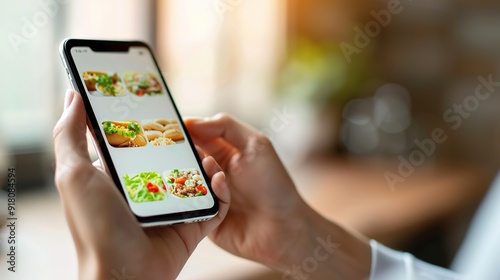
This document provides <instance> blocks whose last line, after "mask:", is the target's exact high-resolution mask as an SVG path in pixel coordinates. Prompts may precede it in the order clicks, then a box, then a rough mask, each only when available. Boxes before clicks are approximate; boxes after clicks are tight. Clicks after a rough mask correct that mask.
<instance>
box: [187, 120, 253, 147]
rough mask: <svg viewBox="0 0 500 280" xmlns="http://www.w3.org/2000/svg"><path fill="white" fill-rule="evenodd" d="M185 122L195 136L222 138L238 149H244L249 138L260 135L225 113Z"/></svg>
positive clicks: (203, 138) (204, 138)
mask: <svg viewBox="0 0 500 280" xmlns="http://www.w3.org/2000/svg"><path fill="white" fill-rule="evenodd" d="M185 124H186V126H187V128H188V129H189V132H190V133H191V134H193V136H194V137H195V138H198V139H200V140H210V139H215V138H222V139H224V140H225V141H226V142H227V143H229V144H231V145H232V146H234V147H235V148H237V149H240V150H243V149H245V148H246V145H247V144H248V142H249V141H250V140H251V139H253V138H255V137H258V136H259V135H260V133H259V132H258V131H257V130H255V129H254V128H252V127H250V126H249V125H247V124H245V123H243V122H241V121H239V120H237V119H235V118H234V117H232V116H231V115H229V114H226V113H220V114H217V115H215V116H214V117H212V118H210V119H186V120H185Z"/></svg>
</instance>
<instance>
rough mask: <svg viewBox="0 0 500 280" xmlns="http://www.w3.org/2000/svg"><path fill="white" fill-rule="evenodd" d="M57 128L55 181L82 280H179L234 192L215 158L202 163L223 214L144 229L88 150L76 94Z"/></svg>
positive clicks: (82, 117)
mask: <svg viewBox="0 0 500 280" xmlns="http://www.w3.org/2000/svg"><path fill="white" fill-rule="evenodd" d="M67 96H68V97H67V99H68V100H67V102H66V103H67V104H68V105H67V108H66V109H65V111H64V113H63V115H62V116H61V119H60V120H59V122H58V123H57V125H56V127H55V129H54V150H55V155H56V163H57V164H56V185H57V187H58V190H59V193H60V197H61V200H62V202H63V203H62V204H63V207H64V212H65V216H66V219H67V221H68V226H69V229H70V231H71V234H72V236H73V241H74V242H75V247H76V251H77V254H78V259H79V274H80V275H79V278H80V279H112V278H120V277H122V278H125V276H129V277H134V278H135V279H175V277H176V276H177V274H178V273H179V272H180V270H181V269H182V267H183V266H184V263H185V262H186V261H187V259H188V257H189V255H190V254H191V253H192V252H193V250H194V249H195V247H196V245H197V244H198V243H199V242H200V241H201V240H202V239H203V238H204V237H205V236H206V235H207V234H208V233H209V232H211V231H212V230H213V229H214V228H215V227H217V226H218V225H219V224H220V223H221V221H222V220H223V218H224V217H225V215H226V213H227V211H228V208H229V196H230V195H229V190H228V188H227V185H226V182H225V176H224V173H223V172H221V168H220V167H219V166H218V164H217V163H216V162H215V160H214V159H213V158H211V157H207V158H205V159H203V167H204V169H205V170H206V172H207V175H208V176H209V178H210V180H211V185H212V186H213V188H214V191H215V193H216V194H217V195H218V197H219V198H220V199H221V200H220V205H221V208H220V211H219V214H218V215H217V216H216V217H215V218H214V219H211V220H210V221H207V222H203V223H190V224H182V225H177V226H174V227H153V228H145V229H144V228H141V226H140V225H139V223H137V221H136V218H135V217H134V215H133V214H132V213H131V212H130V211H129V210H128V206H127V202H126V201H125V200H124V199H123V197H122V195H121V194H120V192H119V190H118V188H116V185H115V183H114V182H113V180H112V179H111V178H110V176H109V175H108V174H107V173H106V172H105V171H104V168H103V167H102V166H101V165H100V163H97V164H96V163H94V165H95V166H94V165H93V164H92V162H90V159H89V156H88V152H87V138H86V127H85V125H82V124H84V123H85V120H86V115H85V108H84V104H83V100H82V98H81V96H80V95H79V94H78V93H76V92H69V93H68V94H67Z"/></svg>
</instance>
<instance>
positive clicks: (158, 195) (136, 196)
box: [123, 172, 166, 202]
mask: <svg viewBox="0 0 500 280" xmlns="http://www.w3.org/2000/svg"><path fill="white" fill-rule="evenodd" d="M123 180H124V181H125V187H126V188H127V193H128V195H129V197H130V199H131V200H132V201H134V202H152V201H162V200H165V192H166V188H165V185H164V184H163V180H162V178H161V176H160V174H158V173H156V172H142V173H139V174H137V175H134V176H132V177H130V176H129V175H128V174H126V175H125V176H123Z"/></svg>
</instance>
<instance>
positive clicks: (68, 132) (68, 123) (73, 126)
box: [53, 90, 91, 172]
mask: <svg viewBox="0 0 500 280" xmlns="http://www.w3.org/2000/svg"><path fill="white" fill-rule="evenodd" d="M65 107H66V108H65V110H64V112H63V114H62V116H61V118H60V119H59V121H58V122H57V124H56V126H55V127H54V132H53V137H54V152H55V157H56V163H57V164H56V170H57V171H58V172H60V171H62V170H61V169H67V168H71V167H74V166H76V165H79V164H82V163H85V164H87V163H88V164H91V162H90V158H89V154H88V150H87V137H86V132H87V122H86V114H85V108H84V106H83V100H82V97H81V96H80V94H79V93H77V92H75V91H70V90H68V91H67V92H66V101H65Z"/></svg>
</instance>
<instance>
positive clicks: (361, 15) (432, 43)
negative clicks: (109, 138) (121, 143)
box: [0, 0, 500, 279]
mask: <svg viewBox="0 0 500 280" xmlns="http://www.w3.org/2000/svg"><path fill="white" fill-rule="evenodd" d="M3 4H4V7H5V8H2V9H1V10H0V18H1V19H0V22H1V24H0V35H1V36H0V38H1V40H0V62H1V63H0V84H1V85H2V89H1V96H2V102H0V116H1V118H0V178H1V180H2V181H0V182H2V183H0V186H2V185H6V179H5V175H6V174H7V167H8V166H13V167H15V169H16V175H17V176H16V177H17V191H18V210H17V213H18V216H19V227H18V243H19V244H20V245H19V247H18V248H19V249H18V250H19V252H18V254H19V258H20V261H19V268H18V269H19V271H18V273H16V274H15V275H14V276H13V274H5V271H6V269H4V268H2V269H1V270H0V275H2V279H33V276H34V275H37V279H76V269H77V267H76V256H75V253H74V248H73V245H72V242H71V236H70V235H69V232H68V229H67V226H66V224H65V221H64V216H63V213H62V208H61V206H60V202H59V199H58V195H57V192H56V191H55V188H54V183H53V171H54V160H53V155H52V154H53V147H52V128H53V126H54V124H55V122H56V120H57V119H58V117H59V116H60V114H61V112H62V107H63V96H64V91H65V89H66V88H68V87H69V84H68V81H67V77H66V75H65V73H64V71H63V67H62V65H61V62H60V58H59V55H58V46H59V43H60V42H61V40H62V39H63V38H66V37H86V38H87V37H89V38H104V39H133V40H143V41H146V42H147V43H149V44H150V45H151V46H152V47H153V49H154V50H155V53H156V55H157V58H158V59H159V63H160V67H161V69H162V71H163V73H164V76H165V78H166V80H167V83H168V84H169V86H170V89H171V91H172V94H173V95H174V99H175V100H176V102H177V105H178V107H179V109H180V111H181V113H182V114H183V115H184V116H189V115H190V116H209V115H212V114H215V113H217V112H221V111H225V112H229V113H231V114H233V115H235V116H236V117H238V118H240V119H242V120H244V121H246V122H248V123H250V124H252V125H254V126H256V127H257V128H259V129H260V130H261V131H262V132H263V133H265V134H266V135H268V137H269V138H271V140H272V141H273V143H274V146H275V148H276V149H277V150H278V152H279V154H280V155H281V157H282V159H283V160H284V162H285V164H286V166H287V167H288V168H289V171H290V173H291V174H292V177H293V178H294V180H295V182H296V183H297V187H298V188H299V190H300V192H301V194H302V195H303V196H304V198H305V199H306V200H307V201H308V202H309V203H310V204H311V205H312V206H313V207H314V208H315V209H316V210H318V211H320V212H321V213H322V214H323V215H325V216H326V217H328V218H330V219H332V220H334V221H336V222H338V223H340V224H342V225H344V226H346V227H349V228H351V229H354V230H357V231H360V232H361V233H363V234H365V235H367V236H368V237H370V238H375V239H377V240H380V241H381V242H383V243H385V244H387V245H389V246H392V247H394V248H396V249H400V250H407V251H410V252H412V253H413V254H415V255H416V256H417V257H419V258H422V259H424V260H426V261H428V262H431V263H434V264H437V265H441V266H449V265H450V263H451V261H452V259H453V256H454V254H455V252H456V250H457V248H458V247H459V245H460V242H461V241H462V238H463V236H464V234H465V232H466V228H467V225H468V223H469V221H470V218H471V217H472V214H473V213H474V210H475V208H476V207H477V205H478V203H479V202H480V201H481V199H482V197H483V195H484V193H485V192H486V190H487V188H488V186H489V184H490V182H491V180H492V178H493V176H494V175H495V174H496V172H497V169H498V167H499V163H500V145H499V144H498V140H499V138H500V121H499V117H500V110H499V109H498V108H499V105H498V104H499V102H500V94H499V93H498V92H496V90H497V89H498V88H496V87H495V86H489V87H487V86H483V87H482V90H481V93H482V94H483V95H481V96H485V95H486V94H487V93H490V95H489V96H488V97H487V98H483V99H480V98H479V97H478V95H477V94H476V93H477V91H476V88H477V87H478V86H479V85H481V84H484V82H481V81H484V80H486V81H488V80H492V81H500V75H499V70H500V69H499V67H500V3H499V2H498V1H493V0H483V1H471V0H460V1H451V0H439V1H431V0H418V1H410V0H400V1H396V0H391V1H388V0H377V1H368V2H367V1H360V0H351V1H339V0H307V1H306V0H274V1H266V0H251V1H250V0H208V1H202V0H147V1H145V0H142V1H139V0H135V1H134V0H126V1H123V0H121V1H120V0H108V1H97V0H87V1H80V0H25V1H10V2H8V3H7V2H5V1H4V3H3ZM480 77H482V78H480ZM435 130H438V131H441V132H442V133H441V134H440V135H441V138H440V139H445V140H443V141H440V143H438V142H436V141H437V140H433V137H434V135H435V133H434V131H435ZM438 138H439V137H438ZM434 139H435V138H434ZM429 141H431V142H432V143H433V144H432V143H431V144H429V143H430V142H429ZM417 143H420V144H417ZM421 143H427V146H425V145H423V144H421ZM429 145H430V146H429ZM431 147H433V148H432V149H431ZM90 152H91V153H93V151H90ZM0 193H1V192H0ZM0 196H2V194H0ZM0 207H1V209H0V215H6V214H5V213H6V209H7V206H6V199H4V197H0ZM4 221H5V219H4V218H2V222H4ZM0 235H1V234H0ZM2 236H3V237H5V232H4V233H3V235H2ZM0 241H1V244H0V248H1V249H2V250H5V246H6V241H5V239H4V238H2V239H1V240H0ZM3 252H4V251H2V254H1V256H0V260H2V261H1V263H2V265H1V266H2V267H3V266H5V261H4V259H2V258H4V257H5V254H4V253H3ZM214 256H216V257H214ZM221 262H222V263H224V265H220V264H221ZM4 274H5V277H7V278H5V277H4ZM179 279H281V275H279V274H276V273H273V272H270V271H268V270H267V269H266V268H264V267H261V266H260V265H257V264H254V263H251V262H249V261H245V260H242V259H238V258H236V257H234V256H231V255H229V254H227V253H224V252H222V251H220V250H219V249H217V248H216V247H215V246H214V245H213V244H212V243H210V241H203V243H202V244H201V245H200V247H199V249H198V250H197V251H196V252H195V254H194V256H193V257H192V258H191V260H190V262H189V263H188V264H187V265H186V268H185V269H184V271H183V272H182V273H181V275H180V276H179Z"/></svg>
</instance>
